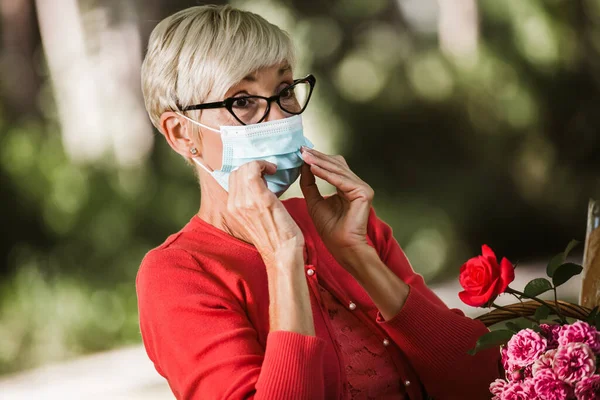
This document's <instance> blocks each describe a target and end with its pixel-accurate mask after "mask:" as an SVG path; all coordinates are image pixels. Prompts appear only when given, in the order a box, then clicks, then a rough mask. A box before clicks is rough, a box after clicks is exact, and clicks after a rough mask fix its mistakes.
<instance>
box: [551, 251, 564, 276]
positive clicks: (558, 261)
mask: <svg viewBox="0 0 600 400" xmlns="http://www.w3.org/2000/svg"><path fill="white" fill-rule="evenodd" d="M564 262H565V253H559V254H557V255H555V256H554V257H552V259H551V260H550V262H549V263H548V266H547V267H546V275H548V277H550V278H552V277H553V276H554V272H555V271H556V270H557V269H558V267H560V266H561V265H562V264H563V263H564Z"/></svg>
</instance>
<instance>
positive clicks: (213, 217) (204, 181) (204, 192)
mask: <svg viewBox="0 0 600 400" xmlns="http://www.w3.org/2000/svg"><path fill="white" fill-rule="evenodd" d="M199 174H200V175H201V177H202V178H201V179H200V192H201V196H200V209H199V211H198V217H200V218H201V219H202V220H204V221H206V222H207V223H209V224H211V225H212V226H214V227H215V228H218V229H220V230H222V231H224V232H226V233H228V234H229V235H231V236H233V237H236V238H238V239H240V240H243V241H246V242H247V240H246V239H245V238H244V237H243V236H242V235H241V234H239V233H237V232H240V230H239V229H236V226H237V224H236V222H235V220H234V219H233V218H232V217H231V215H230V214H229V212H228V211H227V196H228V194H227V192H226V191H225V190H224V189H223V188H222V187H221V186H220V185H219V184H218V183H217V182H216V181H215V180H214V179H213V178H212V177H211V176H208V174H207V173H206V172H205V171H204V170H201V171H199Z"/></svg>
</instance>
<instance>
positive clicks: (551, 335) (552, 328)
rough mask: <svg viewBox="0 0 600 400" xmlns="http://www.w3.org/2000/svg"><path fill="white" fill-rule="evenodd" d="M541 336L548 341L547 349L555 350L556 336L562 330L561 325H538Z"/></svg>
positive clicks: (556, 344)
mask: <svg viewBox="0 0 600 400" xmlns="http://www.w3.org/2000/svg"><path fill="white" fill-rule="evenodd" d="M540 329H541V330H542V332H541V334H542V336H543V337H545V338H546V340H547V341H548V349H555V348H557V347H558V334H559V333H560V331H561V330H562V325H557V324H552V325H548V324H540Z"/></svg>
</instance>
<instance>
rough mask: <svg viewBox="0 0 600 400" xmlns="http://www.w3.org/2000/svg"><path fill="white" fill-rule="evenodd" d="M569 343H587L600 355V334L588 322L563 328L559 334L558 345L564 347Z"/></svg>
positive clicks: (580, 322)
mask: <svg viewBox="0 0 600 400" xmlns="http://www.w3.org/2000/svg"><path fill="white" fill-rule="evenodd" d="M567 343H585V344H587V345H588V346H590V348H591V349H592V351H593V352H594V353H596V354H600V332H598V331H597V330H596V328H594V327H593V326H590V325H589V324H588V323H586V322H583V321H577V322H574V323H573V324H571V325H565V326H563V328H562V330H561V331H560V333H559V334H558V344H559V345H561V346H564V345H565V344H567Z"/></svg>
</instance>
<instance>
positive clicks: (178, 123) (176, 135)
mask: <svg viewBox="0 0 600 400" xmlns="http://www.w3.org/2000/svg"><path fill="white" fill-rule="evenodd" d="M160 128H161V129H160V130H161V133H162V134H163V136H164V137H165V139H166V140H167V143H168V144H169V146H171V148H172V149H173V150H175V151H176V152H177V153H179V154H181V155H182V156H183V157H185V158H189V157H191V156H192V149H196V148H197V145H196V144H195V143H194V138H193V135H192V130H191V129H190V126H189V123H188V122H187V121H186V119H185V118H184V117H182V116H181V115H179V114H178V113H176V112H174V111H165V112H164V113H162V115H161V116H160ZM198 150H199V149H196V151H198Z"/></svg>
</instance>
